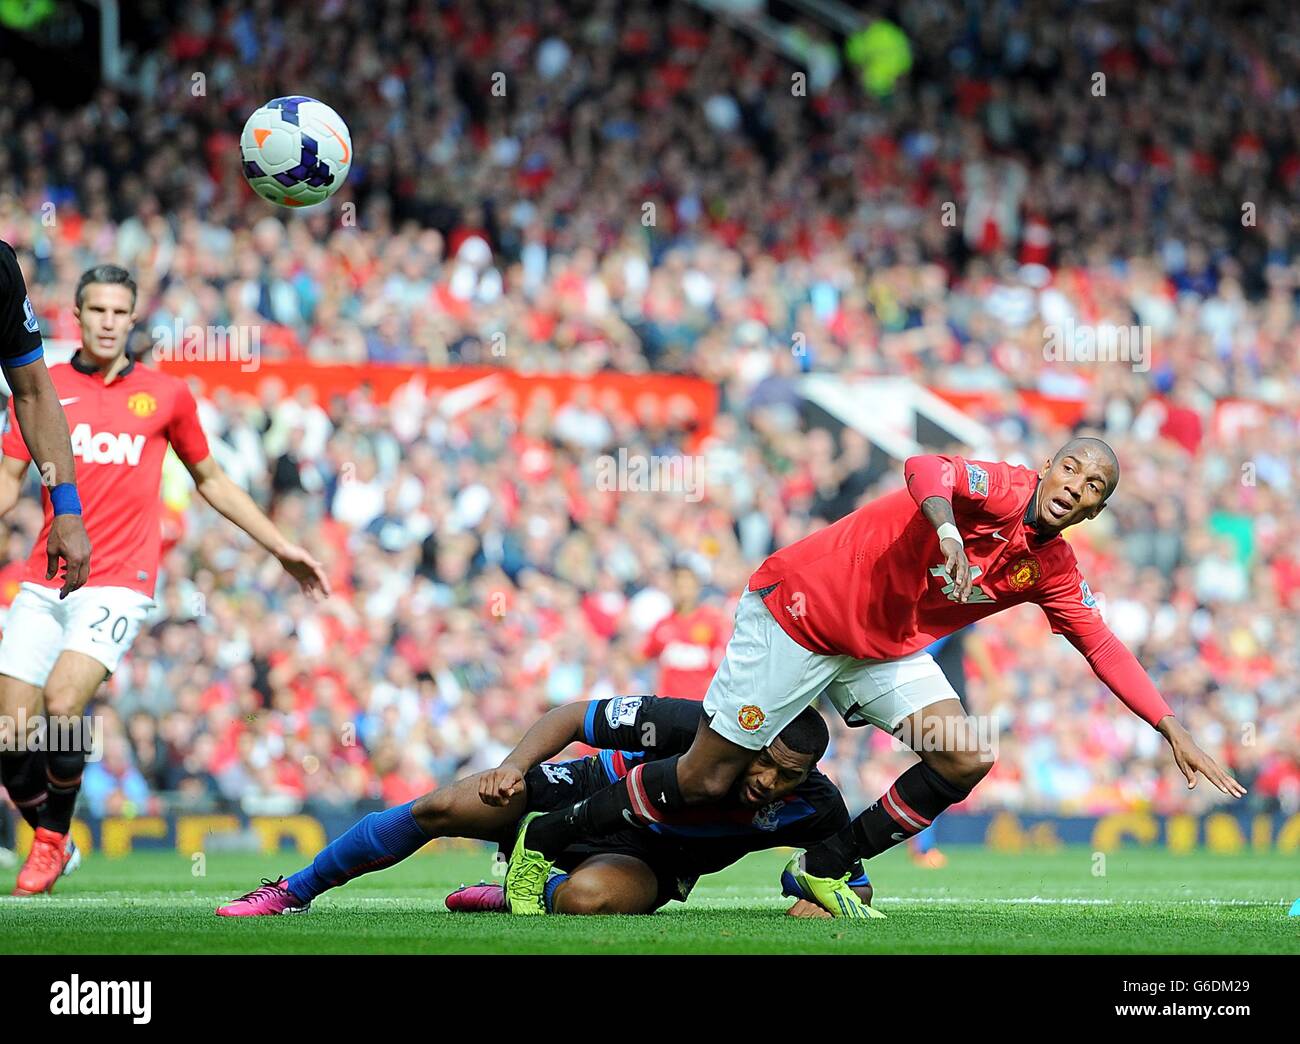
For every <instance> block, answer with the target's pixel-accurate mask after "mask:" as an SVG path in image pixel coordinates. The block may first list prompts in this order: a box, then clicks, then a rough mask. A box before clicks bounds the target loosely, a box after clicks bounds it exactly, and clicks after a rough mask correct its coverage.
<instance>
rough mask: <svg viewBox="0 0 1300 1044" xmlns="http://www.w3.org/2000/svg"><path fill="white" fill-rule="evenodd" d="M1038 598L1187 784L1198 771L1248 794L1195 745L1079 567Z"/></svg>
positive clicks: (1232, 792)
mask: <svg viewBox="0 0 1300 1044" xmlns="http://www.w3.org/2000/svg"><path fill="white" fill-rule="evenodd" d="M1038 604H1039V606H1040V608H1042V610H1043V612H1044V613H1046V614H1047V620H1048V622H1049V623H1050V624H1051V625H1052V630H1053V631H1055V632H1056V633H1057V634H1063V635H1065V637H1066V638H1067V639H1068V640H1069V642H1070V644H1071V645H1073V646H1074V647H1075V648H1076V649H1078V650H1079V652H1081V653H1083V656H1084V658H1085V659H1086V660H1087V661H1088V666H1090V667H1091V668H1092V670H1093V673H1094V674H1096V675H1097V677H1098V678H1100V679H1101V680H1102V681H1103V682H1105V683H1106V686H1107V688H1109V689H1110V691H1111V692H1113V693H1114V694H1115V695H1116V696H1118V697H1119V699H1120V700H1121V701H1122V702H1123V703H1124V706H1126V707H1127V708H1128V709H1129V710H1131V711H1132V712H1133V713H1134V714H1136V715H1137V716H1138V717H1139V718H1141V719H1142V720H1143V721H1145V722H1146V723H1147V724H1148V725H1150V726H1151V727H1152V728H1153V729H1155V730H1156V731H1157V732H1159V733H1160V735H1162V736H1164V738H1165V739H1166V740H1167V741H1168V743H1169V747H1170V749H1171V750H1172V751H1173V755H1174V761H1175V762H1176V763H1177V764H1178V770H1179V771H1180V772H1182V774H1183V775H1184V776H1186V777H1187V787H1188V789H1189V790H1190V789H1191V788H1192V787H1195V786H1196V774H1197V773H1198V772H1199V773H1201V774H1202V775H1203V776H1204V777H1205V778H1206V779H1208V780H1209V781H1210V782H1211V783H1213V784H1214V785H1215V786H1216V787H1218V788H1219V790H1221V791H1222V792H1223V793H1225V794H1227V795H1229V796H1230V797H1236V798H1239V797H1243V796H1244V795H1245V793H1246V788H1245V787H1243V786H1242V785H1241V784H1240V783H1238V782H1237V781H1236V780H1235V779H1233V778H1232V777H1231V776H1230V775H1228V773H1227V772H1225V771H1224V770H1223V769H1222V768H1220V767H1219V764H1218V762H1216V761H1215V760H1214V759H1213V758H1212V757H1210V755H1208V754H1206V753H1205V751H1203V750H1201V748H1200V747H1198V746H1197V745H1196V743H1195V742H1194V741H1193V740H1192V737H1191V736H1190V735H1189V734H1188V732H1187V730H1186V729H1185V728H1183V726H1182V725H1181V724H1180V723H1179V721H1178V719H1177V718H1175V717H1174V712H1173V711H1172V710H1171V709H1170V707H1169V704H1168V703H1166V702H1165V700H1164V697H1162V696H1161V695H1160V693H1159V692H1158V691H1156V687H1155V686H1154V685H1153V684H1152V683H1151V679H1150V678H1148V677H1147V672H1146V671H1144V670H1143V669H1142V665H1141V664H1140V663H1138V660H1137V657H1136V656H1134V655H1133V654H1132V653H1131V652H1129V651H1128V649H1127V648H1125V646H1124V643H1123V642H1121V641H1120V640H1119V638H1117V637H1116V636H1115V633H1114V632H1113V631H1111V629H1110V628H1109V627H1107V626H1106V623H1105V621H1104V620H1103V618H1102V615H1101V606H1100V605H1099V604H1098V601H1097V598H1096V597H1095V596H1094V595H1093V593H1092V591H1091V590H1090V589H1089V588H1088V583H1087V581H1086V580H1084V579H1083V577H1082V576H1080V575H1079V571H1078V569H1077V568H1071V569H1069V570H1068V571H1066V572H1065V573H1063V574H1062V575H1061V577H1060V581H1059V582H1058V583H1056V584H1055V585H1054V586H1052V587H1051V588H1050V589H1048V590H1046V591H1044V592H1043V593H1042V595H1040V597H1039V599H1038Z"/></svg>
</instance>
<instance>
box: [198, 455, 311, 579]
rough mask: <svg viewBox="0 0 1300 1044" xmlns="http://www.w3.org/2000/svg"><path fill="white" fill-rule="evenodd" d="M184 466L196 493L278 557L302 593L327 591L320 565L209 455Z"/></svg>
mask: <svg viewBox="0 0 1300 1044" xmlns="http://www.w3.org/2000/svg"><path fill="white" fill-rule="evenodd" d="M186 466H187V467H188V468H189V471H190V474H191V475H192V476H193V477H194V484H195V485H196V486H197V487H198V490H199V495H200V496H202V497H203V499H204V500H206V501H207V502H208V503H209V504H211V505H212V506H213V507H214V508H216V509H217V510H218V511H219V512H221V514H223V515H225V516H226V518H228V519H230V521H231V522H233V523H234V524H235V525H237V526H238V527H239V528H240V529H242V530H243V531H244V532H245V533H247V534H248V535H249V536H250V537H252V538H253V539H254V540H256V541H257V542H258V543H259V544H261V545H262V546H263V547H264V548H266V550H267V551H269V552H271V554H273V555H274V556H275V557H276V558H278V559H279V560H280V564H281V565H282V566H284V568H285V572H287V573H288V574H289V575H290V576H292V577H293V578H294V579H295V580H297V581H298V584H299V586H300V587H301V588H302V589H303V591H304V593H306V594H307V595H309V596H311V597H313V598H319V597H321V596H324V595H328V594H329V593H330V585H329V580H328V579H327V578H326V576H325V570H324V569H323V568H321V564H320V563H319V562H317V561H316V559H314V558H313V557H312V556H311V555H310V554H309V553H308V552H307V550H306V549H305V548H301V547H298V546H297V545H296V544H291V543H289V541H288V540H286V539H285V537H284V534H282V533H281V532H280V530H279V529H277V528H276V526H275V523H274V522H272V521H271V520H270V519H269V518H267V517H266V515H265V514H264V513H263V511H262V509H261V508H260V507H258V506H257V504H256V503H255V502H254V501H253V498H252V497H250V496H249V495H248V494H247V493H245V492H244V491H243V490H242V489H240V488H239V486H238V485H236V483H235V481H234V480H233V479H232V478H231V477H230V476H229V475H227V474H226V473H225V471H223V470H222V468H221V465H220V464H218V463H217V462H216V461H215V460H214V459H213V458H212V456H211V455H209V456H207V457H204V458H203V459H202V460H200V461H199V462H198V463H196V464H187V465H186Z"/></svg>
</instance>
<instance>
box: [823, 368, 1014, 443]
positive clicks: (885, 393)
mask: <svg viewBox="0 0 1300 1044" xmlns="http://www.w3.org/2000/svg"><path fill="white" fill-rule="evenodd" d="M799 393H800V394H801V395H802V396H803V397H804V399H805V400H807V401H808V402H810V403H812V404H813V405H814V406H816V407H818V408H819V409H821V410H822V411H823V412H824V413H826V414H828V415H829V416H830V417H832V418H834V419H835V420H836V421H838V422H839V423H840V424H844V425H846V426H848V427H850V428H853V429H854V430H855V431H857V432H859V433H860V434H861V435H863V436H864V437H865V438H867V439H869V440H870V441H871V442H872V443H873V444H874V445H876V446H878V447H879V448H880V449H882V450H883V451H884V452H885V453H888V454H889V455H890V456H891V457H893V458H895V459H896V460H902V459H904V458H906V457H910V456H912V455H913V454H915V453H920V452H923V451H925V450H926V449H933V448H935V447H940V446H944V445H949V444H951V443H954V442H960V443H963V444H965V445H966V446H969V447H972V448H975V449H979V448H981V447H985V446H991V445H992V443H993V433H992V431H991V430H990V429H989V428H988V426H987V425H985V424H981V423H980V422H979V421H977V420H975V419H973V418H971V417H969V416H967V415H966V414H964V413H962V412H961V410H959V409H957V408H956V407H955V406H953V405H951V404H950V403H947V402H945V401H944V400H943V399H941V398H940V397H939V396H938V395H935V394H934V392H932V391H930V390H929V389H927V388H925V387H923V386H922V385H920V384H917V383H916V382H915V381H913V380H912V379H910V378H908V377H862V378H858V379H856V380H851V379H845V378H844V377H843V376H842V375H828V374H812V375H809V376H807V377H804V378H802V379H801V380H800V382H799Z"/></svg>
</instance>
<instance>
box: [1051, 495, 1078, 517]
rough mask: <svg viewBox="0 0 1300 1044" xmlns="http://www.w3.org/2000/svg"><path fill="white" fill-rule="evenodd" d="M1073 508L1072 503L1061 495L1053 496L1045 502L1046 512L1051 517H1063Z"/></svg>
mask: <svg viewBox="0 0 1300 1044" xmlns="http://www.w3.org/2000/svg"><path fill="white" fill-rule="evenodd" d="M1073 510H1074V505H1073V504H1071V503H1070V502H1069V501H1068V500H1065V499H1063V498H1062V497H1053V498H1052V499H1051V500H1049V501H1048V502H1047V512H1048V514H1050V515H1051V516H1052V517H1053V518H1064V517H1065V516H1066V515H1068V514H1069V513H1070V512H1071V511H1073Z"/></svg>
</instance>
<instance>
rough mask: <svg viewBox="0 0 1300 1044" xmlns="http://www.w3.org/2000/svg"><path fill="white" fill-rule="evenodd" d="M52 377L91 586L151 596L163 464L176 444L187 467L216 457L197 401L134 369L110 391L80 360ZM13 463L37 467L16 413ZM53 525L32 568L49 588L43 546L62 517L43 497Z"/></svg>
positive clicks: (9, 444)
mask: <svg viewBox="0 0 1300 1044" xmlns="http://www.w3.org/2000/svg"><path fill="white" fill-rule="evenodd" d="M50 377H51V378H52V379H53V381H54V387H55V388H56V389H57V390H58V393H59V402H60V403H61V404H62V405H63V412H64V414H65V415H66V416H67V418H68V427H69V429H70V431H71V434H72V454H73V456H74V457H75V458H76V466H77V490H78V492H79V493H80V495H81V506H82V516H83V519H84V521H85V524H86V533H87V535H88V536H89V537H90V547H91V557H90V579H89V580H88V581H87V583H88V584H89V585H90V586H92V587H129V588H131V589H133V590H136V591H140V592H142V593H143V594H146V595H148V596H150V597H153V594H154V588H155V585H156V584H157V580H158V552H159V542H160V539H161V522H160V515H161V500H160V498H159V486H160V484H161V481H162V462H163V455H164V454H165V453H166V452H167V445H168V443H170V444H171V445H172V446H173V447H174V448H175V450H176V453H177V455H178V456H179V457H180V458H181V460H183V461H184V462H185V463H187V464H197V463H198V462H199V461H201V460H203V459H204V458H206V457H207V456H208V440H207V439H206V438H205V437H204V435H203V429H202V428H200V427H199V418H198V412H197V410H196V408H195V404H194V396H193V395H191V394H190V390H189V388H187V387H186V385H185V382H184V381H182V380H179V379H177V378H175V377H169V376H167V375H166V374H162V373H158V372H157V371H156V370H148V369H145V368H144V367H142V366H140V365H138V364H136V363H131V364H130V365H128V366H127V367H126V369H125V370H123V371H122V372H121V373H119V374H118V375H117V377H116V378H114V380H113V381H112V382H111V383H109V384H105V383H104V378H103V377H102V376H101V375H100V373H99V371H97V370H93V369H89V368H86V367H82V366H81V365H80V364H79V363H78V362H77V361H76V360H75V359H74V361H73V362H72V363H62V364H60V365H58V366H51V367H50ZM3 447H4V454H5V456H6V457H20V458H22V459H23V460H31V454H30V453H29V452H28V451H27V446H26V444H25V443H24V442H23V439H22V435H21V433H20V432H19V430H18V424H17V421H16V419H15V417H14V413H13V406H12V404H11V405H10V408H9V424H8V427H7V428H6V430H5V434H4V440H3ZM42 500H43V501H44V505H45V525H44V527H43V528H42V529H41V535H40V537H39V538H38V539H37V541H36V546H35V548H34V549H33V551H32V553H31V556H30V557H29V558H28V560H27V569H26V575H25V576H24V579H25V580H29V581H31V582H32V583H37V584H41V585H43V586H45V587H59V586H61V583H62V581H60V580H58V579H55V580H46V579H45V568H46V556H45V543H46V540H47V539H48V538H49V535H50V523H51V522H52V521H53V518H54V509H53V507H52V506H51V505H50V496H49V490H48V489H46V490H44V491H43V497H42Z"/></svg>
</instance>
